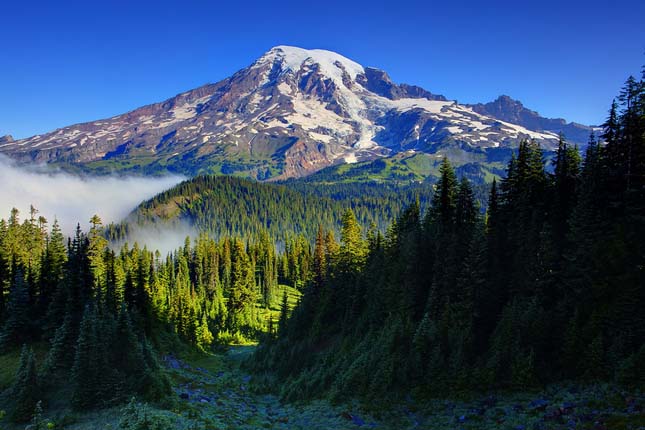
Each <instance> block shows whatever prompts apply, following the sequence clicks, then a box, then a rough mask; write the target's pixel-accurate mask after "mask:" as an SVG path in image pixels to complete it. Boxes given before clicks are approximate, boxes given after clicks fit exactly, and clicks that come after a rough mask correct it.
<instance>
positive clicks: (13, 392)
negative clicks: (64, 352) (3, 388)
mask: <svg viewBox="0 0 645 430" xmlns="http://www.w3.org/2000/svg"><path fill="white" fill-rule="evenodd" d="M39 395H40V386H39V383H38V376H37V374H36V359H35V358H34V351H33V350H32V349H31V348H29V347H27V346H26V345H24V346H23V347H22V353H21V354H20V366H19V367H18V371H17V372H16V377H15V379H14V383H13V385H12V386H11V388H10V389H9V390H8V393H7V396H6V397H7V399H6V400H7V403H8V404H10V405H11V412H10V417H11V419H12V420H13V421H15V422H20V423H24V422H27V421H29V420H30V419H31V417H32V414H33V412H34V408H35V407H36V404H37V403H38V401H39V397H38V396H39Z"/></svg>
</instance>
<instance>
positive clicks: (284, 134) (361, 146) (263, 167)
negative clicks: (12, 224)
mask: <svg viewBox="0 0 645 430" xmlns="http://www.w3.org/2000/svg"><path fill="white" fill-rule="evenodd" d="M499 100H500V99H498V100H496V101H495V102H490V103H487V104H477V105H460V104H458V103H457V102H453V101H450V100H448V99H447V98H446V97H445V96H443V95H439V94H434V93H432V92H430V91H428V90H425V89H423V88H421V87H418V86H414V85H408V84H396V83H394V82H393V81H392V79H391V78H390V77H389V75H388V74H387V73H386V72H385V71H383V70H380V69H377V68H374V67H363V66H361V65H360V64H358V63H356V62H354V61H352V60H350V59H348V58H346V57H343V56H342V55H340V54H337V53H335V52H332V51H326V50H305V49H302V48H296V47H289V46H277V47H274V48H272V49H271V50H269V51H267V52H266V53H265V54H264V55H262V56H261V57H260V58H258V59H257V60H255V61H254V62H253V63H252V64H251V65H250V66H248V67H246V68H243V69H241V70H239V71H238V72H236V73H234V74H233V75H232V76H230V77H229V78H226V79H223V80H221V81H219V82H217V83H214V84H206V85H203V86H201V87H198V88H195V89H192V90H188V91H185V92H182V93H180V94H178V95H176V96H174V97H171V98H169V99H167V100H164V101H162V102H159V103H153V104H149V105H146V106H143V107H141V108H138V109H134V110H132V111H129V112H126V113H124V114H121V115H117V116H114V117H111V118H107V119H102V120H96V121H89V122H86V123H82V124H76V125H71V126H67V127H63V128H60V129H57V130H54V131H52V132H50V133H45V134H42V135H36V136H32V137H29V138H26V139H18V140H13V139H11V138H10V137H9V138H6V139H5V138H1V139H0V153H5V154H6V155H9V156H11V157H12V158H15V159H17V160H19V161H21V162H41V163H54V164H57V165H62V166H64V167H69V168H78V169H81V170H89V171H92V172H96V173H109V172H114V171H125V172H133V173H143V174H150V173H159V172H168V171H169V172H179V173H183V174H188V175H195V174H198V173H216V174H235V175H240V176H250V177H254V178H256V179H259V180H267V179H272V180H273V179H286V178H291V177H303V176H308V175H310V174H311V173H314V172H317V171H319V170H321V169H323V168H325V167H329V166H333V165H338V164H343V163H355V162H358V161H369V160H375V159H378V158H383V157H391V156H393V155H396V154H398V153H400V152H403V151H415V152H420V153H423V154H425V156H427V157H431V158H440V157H442V156H445V155H449V156H451V158H454V159H455V161H456V163H457V164H459V163H484V164H485V163H489V162H491V161H492V160H496V159H497V158H499V157H500V156H499V154H500V151H501V153H503V154H506V153H507V152H508V149H509V148H514V147H516V146H517V144H518V142H519V140H520V139H522V138H534V139H537V140H538V141H540V142H541V143H543V145H544V146H545V148H546V149H553V148H554V147H555V144H556V143H557V138H558V136H557V135H558V133H559V132H560V131H565V132H566V131H568V133H566V134H567V135H569V134H571V135H572V137H570V139H571V140H572V141H574V142H575V143H583V142H584V140H582V136H583V135H588V134H589V131H591V128H590V127H587V126H581V125H576V124H573V123H569V124H567V123H566V122H565V121H564V120H559V119H548V118H542V117H540V116H539V115H538V114H537V113H536V112H533V111H530V110H528V109H526V108H524V107H523V105H522V104H521V103H520V102H517V101H515V100H512V99H510V98H508V100H507V99H502V101H501V102H498V101H499ZM496 102H497V103H496ZM512 121H517V122H512ZM558 126H560V127H561V129H560V130H558ZM585 139H586V138H585Z"/></svg>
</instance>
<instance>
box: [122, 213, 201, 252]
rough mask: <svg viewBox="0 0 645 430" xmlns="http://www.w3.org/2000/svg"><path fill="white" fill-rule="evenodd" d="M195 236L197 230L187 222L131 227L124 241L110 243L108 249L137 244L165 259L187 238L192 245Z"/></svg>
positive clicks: (182, 244)
mask: <svg viewBox="0 0 645 430" xmlns="http://www.w3.org/2000/svg"><path fill="white" fill-rule="evenodd" d="M197 236H198V232H197V230H196V229H195V228H194V227H193V226H192V225H191V224H190V223H188V222H180V223H179V224H173V225H170V224H165V223H162V222H158V223H155V224H149V225H145V226H135V225H131V227H130V231H129V232H128V236H127V237H126V238H125V239H124V240H120V241H116V242H113V243H111V244H110V248H112V249H113V250H115V251H118V250H119V249H121V247H123V245H124V244H125V243H127V244H128V245H129V247H130V248H132V246H133V245H134V244H135V243H138V244H139V246H140V247H143V246H147V247H148V249H149V250H151V251H159V252H160V253H161V256H162V257H165V256H166V255H168V254H169V253H172V252H174V251H175V250H177V249H178V248H179V247H181V246H184V242H185V241H186V237H189V238H190V239H191V243H194V240H195V239H196V238H197Z"/></svg>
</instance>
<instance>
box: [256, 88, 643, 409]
mask: <svg viewBox="0 0 645 430" xmlns="http://www.w3.org/2000/svg"><path fill="white" fill-rule="evenodd" d="M602 137H603V139H604V142H605V143H603V144H599V143H598V142H597V141H596V138H595V137H594V136H591V138H590V141H589V144H588V147H587V149H586V153H585V155H584V159H582V158H581V156H580V154H579V152H578V150H577V148H575V147H572V146H571V145H568V144H567V142H566V141H565V140H561V142H560V144H559V148H558V151H557V154H556V157H555V159H554V160H553V166H552V167H553V168H552V170H551V171H549V170H547V169H546V167H545V163H544V156H543V151H542V149H541V148H540V146H539V145H538V144H536V143H534V142H529V141H525V142H523V143H522V144H521V145H520V148H519V152H518V153H517V154H516V155H515V156H514V157H513V158H512V159H511V161H510V163H509V164H508V167H507V174H506V177H505V178H504V179H503V180H502V181H501V182H500V183H494V184H493V188H492V190H491V192H490V197H489V202H488V211H487V214H486V216H485V217H482V216H481V215H480V212H479V210H478V207H477V204H476V202H475V199H474V198H473V192H472V188H471V185H470V184H469V182H468V181H467V180H465V179H462V180H461V181H459V180H458V179H457V177H456V175H455V173H454V170H453V168H452V166H451V165H450V163H449V162H448V160H444V163H443V165H442V166H441V178H440V179H439V182H438V183H437V187H436V190H435V194H434V197H433V199H432V202H431V205H430V208H429V209H428V210H427V211H425V213H424V211H422V210H421V209H420V208H419V206H418V205H417V204H412V205H410V206H409V207H408V209H407V210H406V211H405V212H404V213H403V214H402V215H401V216H400V217H399V218H398V220H397V221H396V223H394V224H392V226H391V227H390V228H389V230H388V232H387V234H386V235H385V236H381V235H380V234H374V233H372V234H368V235H367V236H365V234H364V233H365V232H364V230H363V229H361V227H360V224H359V223H358V222H357V220H356V219H355V218H354V216H353V215H352V214H351V213H349V212H348V213H347V214H346V216H345V218H344V220H343V228H342V233H341V246H340V247H339V248H330V247H329V246H328V245H327V243H326V242H325V241H324V240H323V239H322V238H323V236H322V235H320V236H319V237H318V240H317V241H316V246H315V250H314V262H313V264H314V267H315V271H314V277H313V279H314V282H312V284H311V285H310V287H309V288H308V289H307V290H306V291H305V295H304V297H303V300H302V302H301V305H300V306H299V307H298V308H297V309H296V310H295V312H294V314H293V316H292V318H291V319H290V320H289V323H288V324H287V325H286V327H284V328H283V329H281V330H280V331H279V332H278V333H277V335H275V336H269V337H268V338H267V340H266V341H265V342H263V344H262V345H261V347H260V349H259V350H258V352H257V354H256V355H255V358H254V360H252V361H251V363H250V365H251V366H252V367H253V368H255V369H256V371H258V372H260V373H262V372H264V373H265V374H266V375H267V377H268V378H269V381H275V380H276V379H277V380H285V379H286V380H287V381H288V382H287V383H285V384H283V385H282V387H283V394H284V395H285V396H286V397H287V398H290V399H301V398H307V397H311V396H321V395H323V394H329V393H331V394H332V395H334V396H355V395H361V396H366V397H372V398H384V397H385V396H389V395H391V394H392V393H399V394H403V393H407V392H409V391H410V390H413V391H414V392H416V393H420V394H423V395H427V396H440V395H445V394H448V393H452V394H455V393H456V392H463V391H467V392H472V391H473V390H474V391H477V390H487V389H491V388H512V389H527V388H529V387H539V386H543V385H544V384H547V383H552V382H558V381H562V380H564V379H569V380H577V381H587V382H592V381H594V382H598V381H615V382H618V383H619V384H624V385H626V386H636V387H640V388H643V387H644V386H645V313H643V309H644V308H645V271H644V270H643V267H645V247H643V243H645V84H644V83H643V81H642V80H641V81H636V80H635V79H633V78H630V79H629V80H628V81H627V83H626V85H625V87H624V89H623V91H622V92H621V94H620V96H619V98H618V100H617V102H615V103H614V104H613V105H612V108H611V111H610V113H609V118H608V120H607V122H606V124H605V125H604V134H603V136H602ZM272 378H275V379H272Z"/></svg>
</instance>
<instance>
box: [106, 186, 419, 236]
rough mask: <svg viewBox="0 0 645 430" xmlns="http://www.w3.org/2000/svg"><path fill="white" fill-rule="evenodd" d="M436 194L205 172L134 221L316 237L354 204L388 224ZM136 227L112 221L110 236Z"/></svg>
mask: <svg viewBox="0 0 645 430" xmlns="http://www.w3.org/2000/svg"><path fill="white" fill-rule="evenodd" d="M431 197H432V189H431V188H430V187H428V186H427V185H423V186H422V185H421V184H416V185H408V186H394V185H386V184H379V183H367V184H315V185H312V184H307V183H304V182H300V181H289V182H287V183H285V184H267V183H259V182H254V181H250V180H247V179H241V178H235V177H223V176H200V177H197V178H194V179H190V180H188V181H185V182H183V183H181V184H179V185H177V186H175V187H173V188H171V189H170V190H168V191H165V192H163V193H161V194H159V195H158V196H156V197H154V198H153V199H150V200H148V201H147V202H144V203H142V204H141V205H140V206H139V208H138V209H137V210H136V211H135V212H134V213H133V214H132V215H131V217H130V222H133V223H134V224H135V225H146V224H147V223H150V222H151V221H154V220H168V221H171V222H172V221H188V222H190V223H191V224H193V225H194V226H195V227H196V228H197V229H199V231H201V232H206V233H208V234H209V235H211V236H213V237H215V238H219V237H223V236H240V237H243V238H257V237H258V236H259V235H260V234H261V233H264V232H267V233H268V234H269V237H270V238H271V240H272V241H276V242H283V241H284V239H285V237H287V236H296V235H304V236H305V237H307V238H308V239H309V240H310V241H311V242H313V239H314V237H315V235H316V229H317V228H318V225H319V224H322V225H323V226H324V227H325V229H329V230H338V229H339V228H340V218H341V216H342V214H343V212H344V211H345V210H346V209H352V210H353V211H354V213H355V214H356V216H357V218H358V219H359V221H360V223H361V225H362V226H364V227H365V228H368V227H369V226H370V225H372V224H374V225H376V226H377V227H378V228H381V229H385V228H386V227H387V225H388V224H389V223H390V221H391V220H393V219H396V218H397V217H398V215H399V214H400V212H401V210H402V209H404V208H405V207H406V206H408V205H410V204H411V203H412V202H414V201H415V200H417V199H418V200H419V202H420V204H421V206H422V207H425V206H427V204H428V203H429V201H430V199H431ZM131 228H132V225H130V223H129V222H124V223H122V224H117V225H112V226H109V227H108V229H107V233H108V237H109V238H110V239H123V238H125V237H127V234H128V231H129V230H130V229H131Z"/></svg>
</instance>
